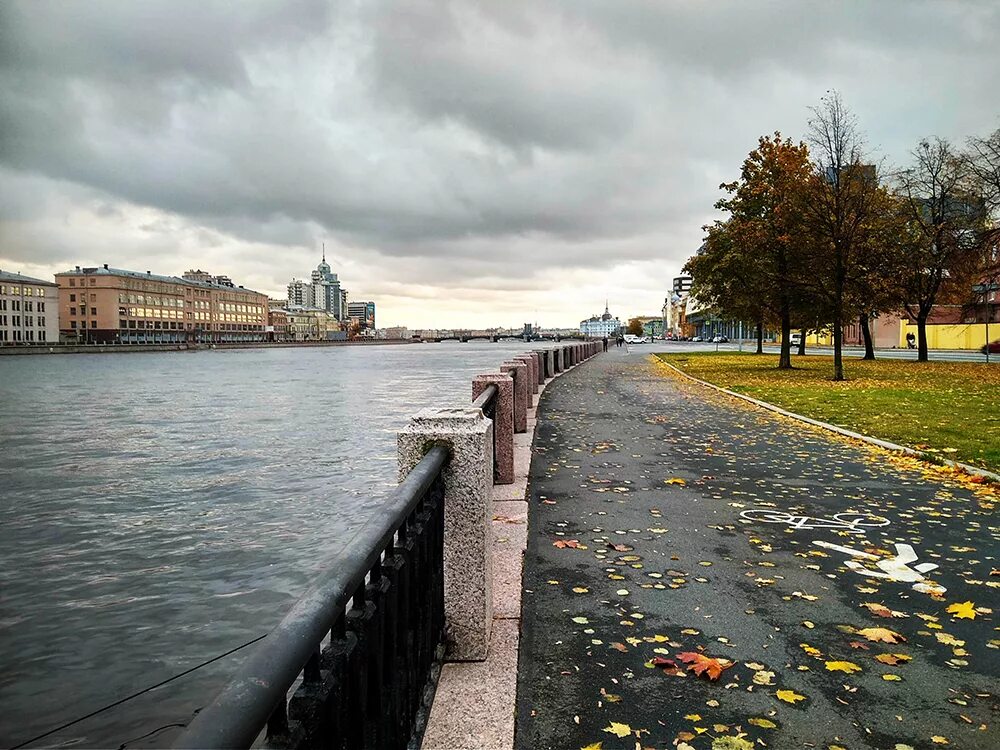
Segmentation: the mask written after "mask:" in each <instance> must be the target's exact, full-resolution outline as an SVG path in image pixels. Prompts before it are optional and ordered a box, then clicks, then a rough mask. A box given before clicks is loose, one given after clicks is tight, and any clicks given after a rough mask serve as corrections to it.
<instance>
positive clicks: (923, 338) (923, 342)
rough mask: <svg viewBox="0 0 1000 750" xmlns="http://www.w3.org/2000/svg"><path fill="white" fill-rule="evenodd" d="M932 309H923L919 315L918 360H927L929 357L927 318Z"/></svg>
mask: <svg viewBox="0 0 1000 750" xmlns="http://www.w3.org/2000/svg"><path fill="white" fill-rule="evenodd" d="M929 315H930V311H927V312H923V311H921V312H920V313H919V314H918V315H917V362H926V361H927V359H928V357H927V318H928V317H929Z"/></svg>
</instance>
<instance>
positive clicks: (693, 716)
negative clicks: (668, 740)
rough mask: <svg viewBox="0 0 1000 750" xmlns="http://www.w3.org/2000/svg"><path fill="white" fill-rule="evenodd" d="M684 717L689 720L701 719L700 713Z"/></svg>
mask: <svg viewBox="0 0 1000 750" xmlns="http://www.w3.org/2000/svg"><path fill="white" fill-rule="evenodd" d="M684 718H685V719H687V720H688V721H701V715H700V714H688V715H687V716H685V717H684Z"/></svg>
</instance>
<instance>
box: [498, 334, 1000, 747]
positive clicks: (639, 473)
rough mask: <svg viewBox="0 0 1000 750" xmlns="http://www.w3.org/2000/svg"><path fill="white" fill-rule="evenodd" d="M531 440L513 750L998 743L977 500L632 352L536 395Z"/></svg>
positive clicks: (993, 616) (994, 545)
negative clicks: (695, 666)
mask: <svg viewBox="0 0 1000 750" xmlns="http://www.w3.org/2000/svg"><path fill="white" fill-rule="evenodd" d="M536 430H537V431H536V435H535V445H534V456H533V459H532V464H531V474H530V484H529V538H528V548H527V552H526V555H525V564H524V582H523V586H524V595H523V600H522V602H523V604H522V607H523V610H522V618H523V619H522V637H521V645H520V654H519V668H518V693H517V730H516V731H517V733H516V740H515V744H516V746H517V747H518V748H523V749H524V750H528V749H541V748H587V747H593V748H596V747H600V748H602V750H610V749H611V748H635V747H641V748H646V747H654V748H668V747H679V748H682V750H687V748H689V747H691V748H699V749H700V748H712V749H713V750H732V749H734V748H735V749H736V750H741V749H742V750H746V749H747V748H750V747H771V748H832V749H835V748H848V749H853V748H890V750H892V749H894V748H903V749H905V748H906V747H912V748H938V747H943V746H950V747H958V748H971V749H983V750H985V749H987V748H989V749H991V750H995V749H996V748H1000V723H998V719H1000V697H998V693H1000V658H998V657H1000V648H998V647H1000V619H998V614H1000V570H998V569H1000V561H998V559H997V556H998V555H997V553H998V549H1000V522H998V520H997V516H996V512H995V510H994V508H995V502H996V499H997V495H996V494H995V493H994V492H992V491H991V490H990V489H989V488H985V489H984V488H982V487H979V486H976V485H974V484H971V483H968V482H965V481H961V480H960V479H953V478H950V477H948V476H947V475H944V476H942V474H941V472H939V471H936V470H935V469H934V468H933V467H930V466H928V465H925V464H921V463H918V462H916V461H913V460H910V459H902V458H900V457H895V456H891V455H890V454H886V453H884V452H882V451H880V450H879V449H875V448H871V447H868V446H865V445H863V444H859V443H854V442H851V441H847V440H844V439H841V438H838V437H835V436H833V435H831V434H829V433H826V432H823V431H820V430H816V429H814V428H811V427H807V426H805V425H801V424H799V423H796V422H793V421H791V420H788V419H785V418H782V417H779V416H777V415H774V414H771V413H769V412H765V411H763V410H760V409H757V408H755V407H752V406H750V405H747V404H744V403H743V402H739V401H737V400H735V399H730V398H728V397H725V396H722V395H718V394H715V393H714V392H710V391H708V390H707V389H704V388H701V387H698V386H696V385H692V384H689V383H687V382H685V381H682V380H680V379H678V378H676V377H675V376H671V375H668V374H666V373H665V372H664V371H663V370H661V369H659V368H657V367H656V366H655V365H654V364H652V363H651V361H650V359H649V357H648V355H647V353H646V352H645V351H636V350H635V349H633V351H632V353H631V355H628V354H626V353H625V351H624V350H615V349H612V351H611V352H610V353H609V354H607V355H602V356H600V357H597V358H595V359H594V360H592V361H591V362H588V363H586V364H585V365H584V366H582V367H579V368H576V369H574V370H572V371H570V372H568V373H566V374H565V375H564V376H563V377H561V378H560V379H559V380H558V381H556V382H555V383H553V384H551V385H550V387H549V388H547V389H546V391H545V393H544V394H543V396H542V399H541V406H540V410H539V421H538V426H537V428H536ZM849 514H854V515H849ZM876 524H878V525H876ZM816 542H820V543H822V545H820V544H816ZM897 544H899V545H910V546H911V547H912V548H913V551H914V553H915V554H916V556H917V560H916V561H911V562H910V563H909V564H908V565H906V566H905V567H903V566H902V565H896V566H893V565H891V564H890V561H892V560H893V559H895V560H896V561H897V562H898V563H903V562H905V560H906V558H905V554H906V551H907V550H906V548H905V547H904V548H899V547H897V546H896V545H897ZM612 545H614V546H612ZM823 545H833V546H832V547H831V546H823ZM900 556H904V557H900ZM848 562H850V563H851V564H852V565H851V566H848V565H847V563H848ZM880 563H881V564H882V565H883V566H884V567H879V565H880ZM924 563H930V564H933V565H936V566H937V567H936V568H935V569H933V570H931V569H928V568H926V567H923V566H922V564H924ZM917 566H920V567H921V570H920V571H917V570H915V568H916V567H917ZM907 578H910V579H916V580H905V579H907ZM901 579H904V580H901ZM914 586H916V587H917V588H916V589H915V588H914ZM967 602H968V603H969V604H966V603H967ZM954 605H960V606H958V607H955V606H954ZM949 607H952V608H953V609H954V611H952V612H949V611H948V608H949ZM876 629H877V630H876ZM682 654H690V655H692V656H687V657H682V656H681V655H682ZM694 655H700V657H702V658H704V657H707V658H710V659H716V660H718V661H716V662H714V664H715V666H716V667H724V669H723V671H722V672H721V674H720V675H719V677H718V679H717V680H715V681H712V680H710V679H708V677H707V674H705V675H702V676H697V675H695V674H694V673H693V672H691V671H689V669H688V667H689V666H691V665H689V664H688V663H686V662H685V661H684V659H685V658H686V659H691V658H695V656H694ZM877 657H880V658H877ZM595 743H601V744H599V745H597V744H595Z"/></svg>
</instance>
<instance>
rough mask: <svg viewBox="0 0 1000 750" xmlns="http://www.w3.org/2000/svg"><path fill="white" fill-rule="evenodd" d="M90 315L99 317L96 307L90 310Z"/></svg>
mask: <svg viewBox="0 0 1000 750" xmlns="http://www.w3.org/2000/svg"><path fill="white" fill-rule="evenodd" d="M90 314H91V315H97V308H96V307H92V308H90Z"/></svg>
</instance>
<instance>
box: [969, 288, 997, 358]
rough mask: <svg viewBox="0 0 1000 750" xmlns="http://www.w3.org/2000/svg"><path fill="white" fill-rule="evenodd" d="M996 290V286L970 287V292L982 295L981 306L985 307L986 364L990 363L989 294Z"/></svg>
mask: <svg viewBox="0 0 1000 750" xmlns="http://www.w3.org/2000/svg"><path fill="white" fill-rule="evenodd" d="M996 288H997V285H996V284H976V285H975V286H974V287H972V291H974V292H975V293H976V294H981V295H983V304H985V305H986V346H985V347H983V349H984V350H985V352H986V364H989V363H990V292H992V291H993V290H995V289H996Z"/></svg>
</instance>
